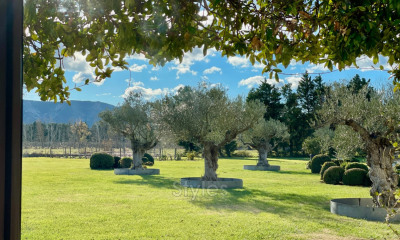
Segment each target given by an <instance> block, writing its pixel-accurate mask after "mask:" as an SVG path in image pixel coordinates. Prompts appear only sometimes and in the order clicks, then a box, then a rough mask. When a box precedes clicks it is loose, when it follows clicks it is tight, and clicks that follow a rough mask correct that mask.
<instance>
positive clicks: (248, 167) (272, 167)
mask: <svg viewBox="0 0 400 240" xmlns="http://www.w3.org/2000/svg"><path fill="white" fill-rule="evenodd" d="M243 169H245V170H256V171H257V170H258V171H279V170H281V167H280V166H276V165H270V166H268V167H266V166H257V165H244V166H243Z"/></svg>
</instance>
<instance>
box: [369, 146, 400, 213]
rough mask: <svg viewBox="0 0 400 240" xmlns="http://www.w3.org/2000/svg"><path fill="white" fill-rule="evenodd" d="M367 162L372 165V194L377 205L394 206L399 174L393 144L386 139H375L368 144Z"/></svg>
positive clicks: (370, 171)
mask: <svg viewBox="0 0 400 240" xmlns="http://www.w3.org/2000/svg"><path fill="white" fill-rule="evenodd" d="M367 151H368V156H367V163H368V166H369V167H370V170H369V177H370V179H371V181H372V188H371V190H370V194H371V196H372V198H373V201H374V203H375V204H376V205H377V206H386V207H394V206H395V205H396V199H395V196H394V191H395V190H396V188H397V182H398V176H397V173H396V172H395V171H394V169H393V166H392V164H393V162H394V158H393V154H394V148H393V146H392V145H391V144H390V145H387V144H385V141H378V143H376V142H375V141H374V142H372V143H369V144H367Z"/></svg>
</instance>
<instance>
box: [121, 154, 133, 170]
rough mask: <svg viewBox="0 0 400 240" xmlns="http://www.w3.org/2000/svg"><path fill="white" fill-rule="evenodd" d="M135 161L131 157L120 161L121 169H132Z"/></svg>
mask: <svg viewBox="0 0 400 240" xmlns="http://www.w3.org/2000/svg"><path fill="white" fill-rule="evenodd" d="M132 163H133V160H132V158H129V157H124V158H122V159H121V160H119V165H120V166H121V168H130V167H131V166H132Z"/></svg>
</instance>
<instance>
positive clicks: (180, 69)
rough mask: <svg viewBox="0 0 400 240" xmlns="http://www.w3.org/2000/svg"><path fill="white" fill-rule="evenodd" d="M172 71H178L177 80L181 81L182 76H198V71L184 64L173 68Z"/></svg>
mask: <svg viewBox="0 0 400 240" xmlns="http://www.w3.org/2000/svg"><path fill="white" fill-rule="evenodd" d="M170 69H171V70H177V72H176V79H179V78H180V76H179V75H181V74H185V73H191V74H192V75H194V76H195V75H197V72H196V71H193V70H190V66H186V65H183V64H179V65H177V66H176V67H171V68H170Z"/></svg>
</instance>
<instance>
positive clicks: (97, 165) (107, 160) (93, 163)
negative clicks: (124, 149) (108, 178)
mask: <svg viewBox="0 0 400 240" xmlns="http://www.w3.org/2000/svg"><path fill="white" fill-rule="evenodd" d="M113 166H114V158H113V157H112V156H111V155H109V154H107V153H94V154H93V155H92V156H91V157H90V168H91V169H112V168H113Z"/></svg>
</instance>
